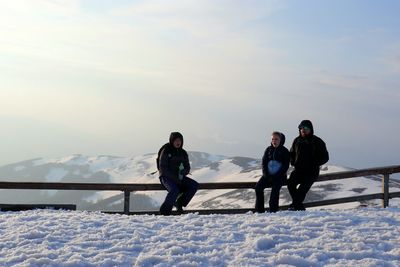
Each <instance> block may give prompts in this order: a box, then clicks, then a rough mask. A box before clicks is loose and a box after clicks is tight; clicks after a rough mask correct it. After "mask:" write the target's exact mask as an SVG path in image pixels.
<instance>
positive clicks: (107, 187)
mask: <svg viewBox="0 0 400 267" xmlns="http://www.w3.org/2000/svg"><path fill="white" fill-rule="evenodd" d="M392 173H400V165H394V166H387V167H378V168H369V169H362V170H352V171H343V172H335V173H327V174H322V175H320V176H319V178H318V180H317V182H325V181H332V180H339V179H348V178H355V177H360V176H372V175H383V177H384V178H383V179H382V181H383V185H382V188H383V192H382V193H381V194H372V195H361V196H355V197H348V198H341V199H332V200H323V201H316V202H311V203H305V204H304V205H305V206H306V207H316V206H323V205H332V204H341V203H348V202H354V201H363V200H371V199H382V200H383V206H384V207H386V206H387V205H388V201H389V198H393V197H400V192H399V193H398V192H395V193H389V186H388V184H389V175H390V174H392ZM255 184H256V182H224V183H201V184H199V189H200V190H211V189H212V190H215V189H254V187H255ZM0 189H22V190H31V189H37V190H90V191H122V192H124V213H126V214H131V212H129V200H130V192H134V191H155V190H165V189H164V187H163V186H162V185H161V184H159V183H156V184H150V183H149V184H143V183H142V184H136V183H130V184H120V183H55V182H0ZM282 208H283V209H284V208H285V206H283V207H282ZM249 210H250V209H233V210H231V211H234V212H235V213H240V212H247V211H249ZM213 211H214V212H216V211H219V212H220V213H224V212H226V213H229V211H224V210H209V212H210V213H211V212H213ZM199 212H201V213H202V212H203V211H199Z"/></svg>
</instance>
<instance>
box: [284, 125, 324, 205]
mask: <svg viewBox="0 0 400 267" xmlns="http://www.w3.org/2000/svg"><path fill="white" fill-rule="evenodd" d="M298 128H299V136H297V137H296V138H295V139H294V140H293V144H292V147H291V149H290V163H291V164H292V165H293V166H294V170H293V171H292V173H291V174H290V177H289V180H288V185H287V188H288V190H289V193H290V196H291V197H292V200H293V202H292V204H291V205H290V206H289V209H290V210H305V207H304V205H303V201H304V199H305V197H306V195H307V192H308V191H309V190H310V188H311V186H312V185H313V183H314V182H315V181H316V180H317V178H318V176H319V169H320V166H321V165H323V164H325V163H326V162H328V160H329V154H328V150H327V149H326V145H325V143H324V141H322V139H321V138H319V137H318V136H316V135H314V128H313V125H312V123H311V121H309V120H303V121H302V122H301V123H300V124H299V127H298Z"/></svg>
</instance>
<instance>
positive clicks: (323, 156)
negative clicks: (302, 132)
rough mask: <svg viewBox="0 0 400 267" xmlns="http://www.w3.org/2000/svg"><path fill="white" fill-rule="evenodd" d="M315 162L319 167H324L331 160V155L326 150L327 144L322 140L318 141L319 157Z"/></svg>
mask: <svg viewBox="0 0 400 267" xmlns="http://www.w3.org/2000/svg"><path fill="white" fill-rule="evenodd" d="M315 160H316V164H317V165H318V166H321V165H324V164H325V163H327V162H328V160H329V153H328V150H327V149H326V144H325V142H324V141H322V139H320V138H318V139H317V157H316V159H315Z"/></svg>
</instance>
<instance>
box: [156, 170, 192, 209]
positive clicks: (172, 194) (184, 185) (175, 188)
mask: <svg viewBox="0 0 400 267" xmlns="http://www.w3.org/2000/svg"><path fill="white" fill-rule="evenodd" d="M160 181H161V184H162V185H163V186H164V187H165V189H166V190H167V191H168V194H167V196H166V197H165V200H164V203H163V204H162V205H161V207H160V213H161V214H162V215H170V214H171V212H172V208H173V206H174V205H175V203H176V202H179V205H181V206H183V207H186V206H187V205H188V204H189V202H190V200H191V199H192V198H193V196H194V194H196V191H197V188H198V186H199V184H198V183H197V182H196V181H195V180H193V179H191V178H189V177H186V176H185V177H183V179H182V181H181V184H180V185H178V184H177V182H176V181H174V180H172V179H170V178H168V177H165V176H161V177H160Z"/></svg>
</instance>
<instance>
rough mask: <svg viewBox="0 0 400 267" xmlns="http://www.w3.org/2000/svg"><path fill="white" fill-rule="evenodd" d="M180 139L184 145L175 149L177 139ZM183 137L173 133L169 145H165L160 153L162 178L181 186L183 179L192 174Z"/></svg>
mask: <svg viewBox="0 0 400 267" xmlns="http://www.w3.org/2000/svg"><path fill="white" fill-rule="evenodd" d="M177 138H180V139H181V141H182V145H181V147H179V148H175V147H174V141H175V139H177ZM182 147H183V136H182V134H181V133H179V132H172V133H171V135H170V137H169V143H167V144H165V145H164V149H162V151H161V153H160V170H159V173H160V177H161V176H164V177H167V178H169V179H172V180H174V181H175V182H177V183H178V184H180V182H181V180H180V179H179V177H180V175H181V177H184V176H186V175H188V174H189V172H190V163H189V156H188V154H187V152H186V150H184V149H183V148H182ZM181 164H182V166H183V169H181V170H179V167H180V166H181Z"/></svg>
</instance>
